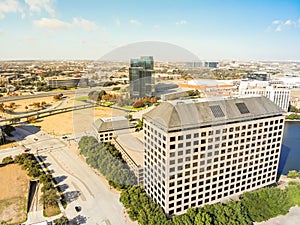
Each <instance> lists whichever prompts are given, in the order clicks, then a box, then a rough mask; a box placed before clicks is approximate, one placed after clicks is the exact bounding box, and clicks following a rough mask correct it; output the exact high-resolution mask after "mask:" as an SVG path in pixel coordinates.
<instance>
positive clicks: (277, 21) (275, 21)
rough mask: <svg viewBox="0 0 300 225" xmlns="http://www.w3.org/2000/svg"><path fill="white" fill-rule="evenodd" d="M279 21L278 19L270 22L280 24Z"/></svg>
mask: <svg viewBox="0 0 300 225" xmlns="http://www.w3.org/2000/svg"><path fill="white" fill-rule="evenodd" d="M280 23H281V21H280V20H274V21H273V22H272V24H275V25H276V24H280Z"/></svg>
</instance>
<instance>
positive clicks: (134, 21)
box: [129, 19, 142, 26]
mask: <svg viewBox="0 0 300 225" xmlns="http://www.w3.org/2000/svg"><path fill="white" fill-rule="evenodd" d="M129 22H130V23H131V24H133V25H135V26H140V25H142V24H141V22H140V21H138V20H134V19H131V20H129Z"/></svg>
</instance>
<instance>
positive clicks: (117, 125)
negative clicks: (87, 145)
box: [93, 116, 134, 142]
mask: <svg viewBox="0 0 300 225" xmlns="http://www.w3.org/2000/svg"><path fill="white" fill-rule="evenodd" d="M93 128H94V131H95V133H96V135H97V140H98V141H99V142H110V141H111V140H112V138H113V137H116V136H118V134H123V133H129V132H130V131H131V130H132V129H133V128H134V125H133V124H131V123H130V121H129V120H128V119H127V118H125V117H124V116H115V117H108V118H99V119H97V120H96V121H95V122H94V123H93Z"/></svg>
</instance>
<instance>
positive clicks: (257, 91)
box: [239, 81, 291, 112]
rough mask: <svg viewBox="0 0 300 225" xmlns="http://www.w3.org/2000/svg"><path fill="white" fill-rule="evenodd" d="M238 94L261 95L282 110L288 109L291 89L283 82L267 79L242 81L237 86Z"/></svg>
mask: <svg viewBox="0 0 300 225" xmlns="http://www.w3.org/2000/svg"><path fill="white" fill-rule="evenodd" d="M239 94H240V95H262V96H265V97H267V98H268V99H270V100H271V101H272V102H274V103H275V104H276V105H278V106H279V107H281V108H282V109H283V110H284V111H286V112H287V111H288V109H289V105H290V98H291V90H290V89H289V88H288V87H287V86H286V85H284V84H276V83H272V82H268V81H253V82H244V81H242V82H241V83H240V86H239Z"/></svg>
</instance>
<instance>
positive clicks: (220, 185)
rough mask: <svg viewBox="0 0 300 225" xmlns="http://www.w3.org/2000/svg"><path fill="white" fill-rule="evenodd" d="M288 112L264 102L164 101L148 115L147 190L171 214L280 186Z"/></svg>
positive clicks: (262, 99)
mask: <svg viewBox="0 0 300 225" xmlns="http://www.w3.org/2000/svg"><path fill="white" fill-rule="evenodd" d="M283 128H284V111H283V110H282V109H280V108H279V107H278V106H277V105H276V104H274V103H273V102H271V101H270V100H269V99H267V98H265V97H260V96H259V97H245V98H222V99H199V100H196V101H195V100H185V101H172V102H164V103H162V104H161V105H159V106H158V107H156V108H155V109H153V110H152V111H150V112H148V113H147V114H145V115H144V187H145V190H146V193H147V194H148V195H149V196H150V197H151V198H152V199H153V200H154V201H155V202H157V203H158V204H159V205H161V207H162V208H163V209H164V211H165V213H166V214H168V215H173V214H183V213H185V212H186V210H187V209H188V208H190V207H200V206H203V205H205V204H213V203H217V202H220V201H225V200H227V199H229V198H232V197H234V196H237V195H240V194H242V193H244V192H246V191H252V190H255V189H258V188H261V187H265V186H268V185H271V184H273V183H275V182H276V178H277V169H278V162H279V157H280V148H281V140H282V134H283Z"/></svg>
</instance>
